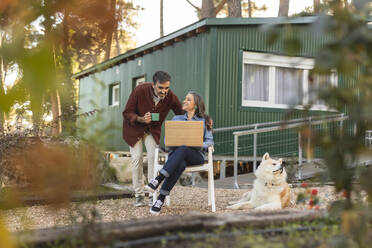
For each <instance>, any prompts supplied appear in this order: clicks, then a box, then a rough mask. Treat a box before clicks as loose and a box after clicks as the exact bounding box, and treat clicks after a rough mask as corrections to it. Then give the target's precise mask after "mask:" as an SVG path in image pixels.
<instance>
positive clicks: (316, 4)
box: [313, 0, 320, 14]
mask: <svg viewBox="0 0 372 248" xmlns="http://www.w3.org/2000/svg"><path fill="white" fill-rule="evenodd" d="M313 2H314V14H319V11H320V0H313Z"/></svg>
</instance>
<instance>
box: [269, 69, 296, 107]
mask: <svg viewBox="0 0 372 248" xmlns="http://www.w3.org/2000/svg"><path fill="white" fill-rule="evenodd" d="M302 74H303V70H300V69H293V68H285V67H276V69H275V103H276V104H287V105H297V104H302V99H303V87H302V81H303V77H302Z"/></svg>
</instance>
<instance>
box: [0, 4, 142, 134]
mask: <svg viewBox="0 0 372 248" xmlns="http://www.w3.org/2000/svg"><path fill="white" fill-rule="evenodd" d="M112 3H114V5H112ZM140 9H141V8H140V7H138V6H134V5H133V3H132V2H130V1H125V0H104V1H102V0H79V1H78V0H67V1H66V0H53V1H41V0H36V1H28V0H19V1H6V2H4V3H2V4H1V5H0V34H2V33H3V32H6V38H7V40H6V42H5V43H3V44H0V59H2V60H3V61H10V62H11V63H13V64H16V65H17V66H18V69H19V82H20V85H22V89H23V91H12V92H10V91H6V92H4V91H3V90H2V89H3V85H2V84H1V83H0V113H1V112H2V111H3V112H5V113H8V112H9V111H10V109H11V107H13V106H14V104H15V103H16V102H17V101H20V100H23V101H26V100H29V101H30V103H31V104H30V106H31V110H32V113H33V122H34V127H33V130H35V134H37V133H38V126H39V124H40V121H41V118H42V116H43V108H42V106H43V105H44V103H45V102H50V103H51V111H52V113H53V117H54V121H58V120H59V121H60V120H62V123H63V127H64V131H65V133H66V134H67V135H70V134H74V133H75V132H76V127H75V122H76V120H75V119H73V117H74V116H75V113H76V111H77V106H76V103H77V98H76V92H77V89H76V84H75V82H73V81H72V79H71V75H72V74H73V72H74V70H82V69H84V68H86V67H87V66H89V65H92V64H96V63H98V62H100V61H102V60H103V59H104V58H109V57H110V56H111V54H112V53H111V47H113V46H114V44H115V47H116V48H117V49H116V55H118V53H120V52H121V51H120V50H121V49H128V48H132V46H133V45H134V43H133V41H132V40H131V37H132V32H133V30H134V29H135V28H136V26H137V24H136V23H135V21H134V19H133V18H134V17H135V15H136V14H137V13H138V11H139V10H140ZM113 41H115V42H113ZM25 97H26V98H27V99H26V100H25ZM59 99H60V104H59ZM59 109H61V110H62V115H63V116H68V118H58V117H59V115H60V114H61V113H60V111H59ZM0 117H1V116H0ZM0 122H1V118H0Z"/></svg>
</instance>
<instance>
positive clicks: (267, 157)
mask: <svg viewBox="0 0 372 248" xmlns="http://www.w3.org/2000/svg"><path fill="white" fill-rule="evenodd" d="M268 159H270V155H269V153H268V152H267V153H265V154H264V155H263V157H262V160H268Z"/></svg>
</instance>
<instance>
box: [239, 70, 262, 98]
mask: <svg viewBox="0 0 372 248" xmlns="http://www.w3.org/2000/svg"><path fill="white" fill-rule="evenodd" d="M242 88H243V100H248V101H268V100H269V67H268V66H261V65H251V64H244V73H243V86H242Z"/></svg>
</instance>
